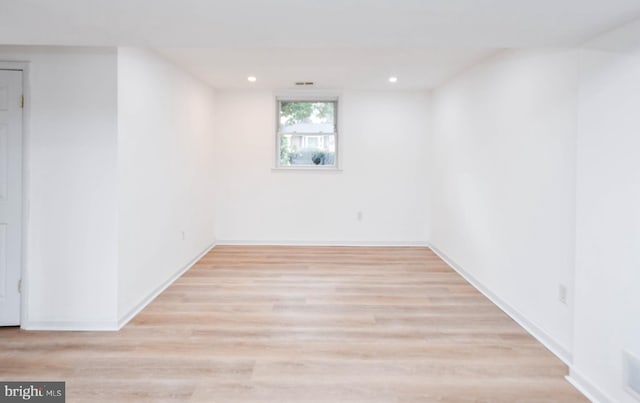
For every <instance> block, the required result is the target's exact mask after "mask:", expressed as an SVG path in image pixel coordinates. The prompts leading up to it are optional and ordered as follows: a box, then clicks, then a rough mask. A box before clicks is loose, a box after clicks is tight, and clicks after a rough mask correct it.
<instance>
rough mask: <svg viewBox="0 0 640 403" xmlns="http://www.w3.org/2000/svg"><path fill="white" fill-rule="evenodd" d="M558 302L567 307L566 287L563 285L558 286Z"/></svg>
mask: <svg viewBox="0 0 640 403" xmlns="http://www.w3.org/2000/svg"><path fill="white" fill-rule="evenodd" d="M558 301H560V302H562V303H563V304H565V305H567V286H565V285H564V284H560V285H558Z"/></svg>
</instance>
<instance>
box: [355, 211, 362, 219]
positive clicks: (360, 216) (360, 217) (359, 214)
mask: <svg viewBox="0 0 640 403" xmlns="http://www.w3.org/2000/svg"><path fill="white" fill-rule="evenodd" d="M356 217H357V218H358V221H362V211H358V214H356Z"/></svg>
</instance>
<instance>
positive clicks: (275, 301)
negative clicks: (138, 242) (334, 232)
mask: <svg viewBox="0 0 640 403" xmlns="http://www.w3.org/2000/svg"><path fill="white" fill-rule="evenodd" d="M0 345H1V349H0V380H64V381H66V382H67V395H68V398H67V401H68V402H81V401H82V402H84V401H86V402H95V401H105V402H125V401H134V402H143V401H177V402H241V401H269V402H287V401H291V402H299V401H321V402H337V401H354V402H355V401H358V402H413V401H422V402H563V403H564V402H585V401H587V400H586V399H585V398H584V397H583V396H582V395H580V394H579V393H578V392H577V391H576V390H575V389H574V388H573V387H572V386H571V385H570V384H569V383H568V382H567V381H566V380H565V379H564V375H565V374H566V373H567V368H566V366H565V365H564V364H563V363H562V362H561V361H560V360H558V359H557V358H556V357H555V356H553V355H552V354H551V353H550V352H549V351H547V350H546V349H545V348H544V347H543V346H542V345H541V344H540V343H538V342H537V341H535V340H534V339H533V338H532V337H531V336H529V335H528V334H527V333H526V332H525V331H524V330H523V329H522V328H520V327H519V326H518V325H517V324H516V323H515V322H513V321H512V320H511V319H510V318H509V317H508V316H506V315H505V314H504V313H503V312H502V311H500V310H499V309H498V308H497V307H496V306H494V305H493V304H492V303H491V302H490V301H488V300H487V299H486V298H484V297H483V296H482V295H481V294H480V293H478V292H477V291H476V290H475V289H474V288H473V287H471V286H470V285H469V284H468V283H466V282H465V281H464V280H463V279H462V278H461V277H460V276H458V275H457V274H456V273H455V272H454V271H452V270H451V269H450V268H449V267H448V266H447V265H446V264H445V263H444V262H442V261H441V260H440V259H439V258H438V257H437V256H435V255H434V254H433V253H432V252H431V251H430V250H429V249H426V248H346V247H344V248H343V247H340V248H338V247H319V248H310V247H230V246H219V247H216V248H215V249H214V250H213V251H212V252H211V253H209V254H208V255H207V256H205V257H204V258H203V259H202V260H201V261H200V262H199V263H197V264H196V265H195V266H194V267H193V268H192V269H191V270H190V271H189V272H187V273H186V274H185V275H184V276H183V277H182V278H180V279H179V280H177V281H176V282H175V283H174V284H173V285H172V286H171V287H170V288H168V289H167V290H166V291H165V292H164V293H163V294H162V295H160V296H159V297H158V298H157V299H156V300H155V301H154V302H153V303H152V304H150V305H149V306H148V307H147V308H146V309H145V310H144V311H143V312H142V313H141V314H140V315H139V316H137V317H136V318H135V319H134V320H133V321H132V322H131V323H130V324H129V325H127V326H126V327H125V328H124V329H123V330H122V331H120V332H112V333H109V332H107V333H98V332H24V331H20V330H18V329H12V328H5V329H0Z"/></svg>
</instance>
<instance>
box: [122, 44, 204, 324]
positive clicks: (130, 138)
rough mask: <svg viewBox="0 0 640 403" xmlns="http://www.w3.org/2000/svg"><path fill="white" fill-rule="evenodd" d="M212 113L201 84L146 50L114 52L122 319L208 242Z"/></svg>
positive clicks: (194, 256)
mask: <svg viewBox="0 0 640 403" xmlns="http://www.w3.org/2000/svg"><path fill="white" fill-rule="evenodd" d="M214 110H215V106H214V97H213V91H212V90H211V88H209V87H208V86H207V85H206V84H203V83H202V82H200V81H198V80H196V79H194V78H192V77H191V76H189V75H187V74H186V73H184V72H183V71H182V70H180V69H179V68H177V67H176V66H174V65H173V64H171V63H169V62H167V61H165V60H163V59H161V58H160V57H158V56H157V55H156V54H154V53H151V52H150V51H146V50H141V49H133V48H119V49H118V194H119V200H118V207H119V211H118V217H117V222H118V245H119V248H118V252H119V253H118V258H119V271H118V274H119V277H118V284H119V288H118V291H119V294H118V301H119V303H118V316H119V318H120V320H121V321H123V320H126V319H127V318H129V317H130V314H133V313H135V312H136V311H137V309H139V308H140V307H142V305H143V304H144V303H145V302H147V300H148V298H149V297H150V296H152V294H153V293H154V292H155V291H157V290H158V289H159V288H161V287H162V286H163V285H166V284H167V281H169V280H171V279H172V278H173V277H174V276H175V275H177V274H178V273H179V272H180V271H181V270H182V269H183V268H185V267H186V266H187V265H188V264H189V263H190V262H191V261H192V260H193V259H194V258H196V257H197V256H198V255H199V254H200V253H202V252H203V251H205V250H206V249H207V248H209V247H210V246H211V245H212V244H213V242H214V234H213V213H214V208H213V205H214V201H213V194H214V183H213V180H212V175H213V174H214V169H213V161H214V158H213V155H212V154H213V151H214V137H213V135H214ZM183 232H184V239H183V237H182V233H183Z"/></svg>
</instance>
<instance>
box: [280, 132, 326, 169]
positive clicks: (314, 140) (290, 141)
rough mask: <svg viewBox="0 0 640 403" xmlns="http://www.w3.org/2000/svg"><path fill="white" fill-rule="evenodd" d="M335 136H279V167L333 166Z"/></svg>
mask: <svg viewBox="0 0 640 403" xmlns="http://www.w3.org/2000/svg"><path fill="white" fill-rule="evenodd" d="M335 160H336V136H335V135H333V134H325V135H319V136H314V135H304V134H283V135H280V166H301V165H302V166H304V165H307V166H316V165H329V166H335V164H336V162H335Z"/></svg>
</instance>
